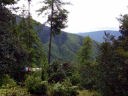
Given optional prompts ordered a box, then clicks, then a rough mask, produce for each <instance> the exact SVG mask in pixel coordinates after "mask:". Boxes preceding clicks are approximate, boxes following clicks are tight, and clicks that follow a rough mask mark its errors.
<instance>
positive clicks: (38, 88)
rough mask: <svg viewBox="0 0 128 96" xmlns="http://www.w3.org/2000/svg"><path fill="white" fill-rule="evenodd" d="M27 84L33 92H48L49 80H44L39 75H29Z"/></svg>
mask: <svg viewBox="0 0 128 96" xmlns="http://www.w3.org/2000/svg"><path fill="white" fill-rule="evenodd" d="M25 85H26V87H27V88H28V91H29V92H30V93H31V94H43V95H45V94H47V87H48V86H47V81H42V80H41V78H40V77H39V76H33V75H32V76H28V77H27V79H26V80H25Z"/></svg>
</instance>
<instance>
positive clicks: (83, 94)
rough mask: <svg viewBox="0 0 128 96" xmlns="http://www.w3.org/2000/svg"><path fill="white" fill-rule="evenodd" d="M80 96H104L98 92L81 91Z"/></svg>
mask: <svg viewBox="0 0 128 96" xmlns="http://www.w3.org/2000/svg"><path fill="white" fill-rule="evenodd" d="M78 96H102V95H100V94H99V93H98V92H96V91H89V90H80V91H79V95H78Z"/></svg>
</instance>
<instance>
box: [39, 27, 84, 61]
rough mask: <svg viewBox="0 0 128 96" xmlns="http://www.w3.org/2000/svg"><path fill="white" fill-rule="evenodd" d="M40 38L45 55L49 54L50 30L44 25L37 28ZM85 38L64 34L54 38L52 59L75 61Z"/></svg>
mask: <svg viewBox="0 0 128 96" xmlns="http://www.w3.org/2000/svg"><path fill="white" fill-rule="evenodd" d="M37 30H38V31H39V33H38V34H39V37H40V39H41V42H42V44H43V46H44V49H45V53H47V52H48V44H49V32H50V28H49V27H47V26H44V27H42V25H40V26H38V27H37ZM82 41H83V37H82V36H78V35H75V34H69V33H66V32H62V33H60V34H59V35H56V36H54V37H53V40H52V59H53V58H54V59H55V58H56V59H59V60H64V61H65V60H66V61H73V60H74V59H75V56H76V53H77V51H78V50H79V48H80V47H81V45H82Z"/></svg>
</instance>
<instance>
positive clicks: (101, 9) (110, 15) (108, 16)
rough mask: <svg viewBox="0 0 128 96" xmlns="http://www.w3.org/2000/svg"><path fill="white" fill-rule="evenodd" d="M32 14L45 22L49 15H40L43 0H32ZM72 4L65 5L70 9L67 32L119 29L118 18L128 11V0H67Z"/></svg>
mask: <svg viewBox="0 0 128 96" xmlns="http://www.w3.org/2000/svg"><path fill="white" fill-rule="evenodd" d="M31 1H32V3H31V15H32V17H33V19H35V20H36V21H38V22H41V23H44V22H45V21H46V19H47V17H43V16H41V15H40V16H38V15H37V14H38V13H37V12H36V10H38V9H39V8H40V7H41V6H42V4H41V3H40V2H41V1H42V0H31ZM65 1H69V2H71V5H68V6H65V8H66V9H67V10H68V11H69V14H68V22H67V25H68V27H67V28H65V29H64V31H66V32H70V33H79V32H90V31H98V30H118V28H119V22H118V20H117V18H119V17H120V15H121V14H122V15H123V14H127V13H128V0H65ZM26 2H27V0H21V1H20V2H19V5H20V6H22V4H25V3H26Z"/></svg>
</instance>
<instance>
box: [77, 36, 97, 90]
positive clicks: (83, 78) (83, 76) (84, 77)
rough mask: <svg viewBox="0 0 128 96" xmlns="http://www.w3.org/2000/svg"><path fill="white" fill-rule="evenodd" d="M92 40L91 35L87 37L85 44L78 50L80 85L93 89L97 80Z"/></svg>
mask: <svg viewBox="0 0 128 96" xmlns="http://www.w3.org/2000/svg"><path fill="white" fill-rule="evenodd" d="M92 44H93V43H92V40H91V39H90V38H89V37H86V38H85V39H84V42H83V46H82V47H81V48H80V50H79V52H78V61H79V63H80V64H79V74H80V83H81V84H80V85H81V86H82V87H83V88H86V89H92V88H93V86H94V84H95V82H94V78H92V77H93V76H94V75H95V71H94V68H95V61H94V60H93V56H92V53H93V51H92V48H93V47H92Z"/></svg>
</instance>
